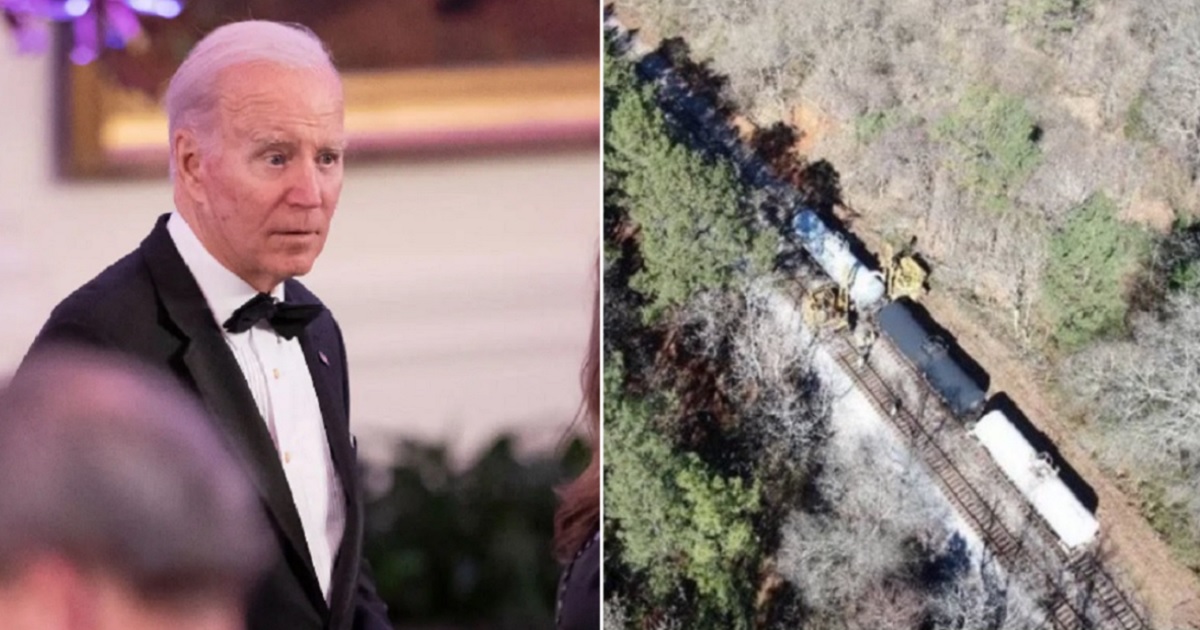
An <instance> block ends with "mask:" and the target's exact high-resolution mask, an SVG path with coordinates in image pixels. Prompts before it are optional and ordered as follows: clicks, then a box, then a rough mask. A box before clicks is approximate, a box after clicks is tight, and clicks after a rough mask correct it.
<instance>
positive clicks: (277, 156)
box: [267, 153, 287, 166]
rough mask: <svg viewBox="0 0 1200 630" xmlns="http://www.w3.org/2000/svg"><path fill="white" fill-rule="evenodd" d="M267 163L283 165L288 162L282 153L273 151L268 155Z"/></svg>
mask: <svg viewBox="0 0 1200 630" xmlns="http://www.w3.org/2000/svg"><path fill="white" fill-rule="evenodd" d="M267 163H268V164H270V165H271V166H283V165H284V164H286V163H287V158H286V157H284V156H283V154H281V153H272V154H271V155H268V156H267Z"/></svg>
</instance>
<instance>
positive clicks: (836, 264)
mask: <svg viewBox="0 0 1200 630" xmlns="http://www.w3.org/2000/svg"><path fill="white" fill-rule="evenodd" d="M792 232H793V233H794V234H795V235H796V239H797V240H799V241H800V244H801V245H802V246H803V247H804V249H805V250H807V251H808V253H809V255H811V256H812V257H813V260H815V261H816V262H817V264H818V265H820V267H821V269H822V270H823V271H824V272H825V273H826V274H827V275H828V276H829V277H830V278H831V279H832V280H833V281H834V282H837V283H838V284H839V285H841V286H842V287H845V288H846V289H847V291H848V293H849V295H850V301H852V302H853V303H854V306H855V308H857V309H858V310H860V311H862V310H865V309H867V308H869V307H870V306H873V305H874V304H876V303H878V302H879V301H880V300H882V299H883V293H884V286H883V278H882V277H881V276H880V274H879V272H877V271H872V270H871V268H870V267H868V266H867V265H866V264H864V263H863V262H862V261H861V260H859V259H858V258H857V257H856V256H855V255H854V252H852V251H850V244H849V243H848V242H847V241H846V237H845V236H843V235H842V234H841V233H839V232H836V231H834V230H831V229H829V226H828V225H826V224H825V222H824V221H822V220H821V217H819V216H817V213H816V212H813V211H812V210H808V209H803V210H800V211H799V212H797V213H796V216H795V217H793V218H792Z"/></svg>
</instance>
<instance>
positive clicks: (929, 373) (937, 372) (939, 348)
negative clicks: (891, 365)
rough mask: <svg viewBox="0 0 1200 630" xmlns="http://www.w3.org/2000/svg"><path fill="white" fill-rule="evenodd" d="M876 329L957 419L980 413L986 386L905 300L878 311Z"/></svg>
mask: <svg viewBox="0 0 1200 630" xmlns="http://www.w3.org/2000/svg"><path fill="white" fill-rule="evenodd" d="M878 321H879V330H880V332H881V333H882V334H883V335H884V336H886V337H887V338H888V339H889V340H890V341H891V342H892V344H893V345H895V347H896V349H897V350H899V351H900V353H901V354H902V355H904V358H905V359H907V360H908V361H909V363H911V364H912V365H913V367H915V368H916V370H917V372H919V373H920V374H921V375H922V376H924V377H925V381H926V382H927V383H929V386H930V387H932V388H933V391H934V392H936V393H937V395H938V397H940V398H941V399H942V402H944V403H945V404H946V406H947V407H949V409H950V411H951V412H953V413H954V415H955V416H956V417H958V418H959V419H960V420H973V419H975V418H977V417H978V416H979V414H980V413H981V412H982V411H983V405H984V402H985V400H986V398H987V383H986V382H981V381H983V380H984V379H983V378H981V377H978V376H977V375H975V374H972V373H971V371H969V370H968V369H966V368H965V367H964V366H963V365H962V363H961V362H960V360H958V359H957V358H956V357H955V356H954V353H953V350H954V348H953V347H952V346H951V343H950V341H949V340H947V339H946V338H944V337H942V336H941V335H939V334H937V333H936V332H935V331H934V330H932V329H930V328H929V327H928V326H926V325H925V324H924V323H923V322H922V321H921V320H920V319H919V318H918V317H917V316H916V314H915V313H914V312H913V309H912V308H910V307H909V305H908V300H897V301H895V302H889V303H888V304H887V305H886V306H884V307H883V308H882V309H880V311H879V320H878Z"/></svg>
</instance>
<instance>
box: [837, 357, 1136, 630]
mask: <svg viewBox="0 0 1200 630" xmlns="http://www.w3.org/2000/svg"><path fill="white" fill-rule="evenodd" d="M875 346H876V347H877V348H878V347H880V346H882V347H884V348H886V350H885V351H886V352H888V353H889V354H891V355H892V356H893V357H897V358H898V356H897V354H896V352H895V350H894V349H892V347H891V344H890V343H889V342H888V341H887V340H886V339H885V338H882V337H881V338H879V339H876V341H875ZM826 348H827V349H829V350H830V351H831V353H832V354H833V356H834V358H835V359H836V360H837V362H838V363H839V364H840V365H841V366H842V369H843V370H845V371H846V373H847V374H849V375H850V376H851V378H852V379H853V380H854V382H855V384H856V385H857V386H858V388H859V389H860V390H861V391H863V392H864V393H865V394H866V395H867V400H868V401H869V402H870V404H871V406H872V407H874V408H875V410H876V411H878V412H879V414H880V415H881V416H883V417H884V418H887V419H888V420H889V421H890V422H891V423H892V425H893V426H894V427H895V428H896V429H897V430H898V431H899V432H900V435H901V436H903V437H904V439H905V440H906V441H908V443H909V444H910V445H911V446H912V448H913V450H914V451H916V453H917V454H918V455H919V456H920V458H921V460H922V461H923V462H925V465H926V466H928V467H929V469H930V470H931V471H932V472H933V477H934V479H935V480H936V482H937V484H938V486H939V487H940V488H941V489H942V491H943V492H944V493H945V495H946V497H947V498H948V499H949V500H950V502H951V503H952V504H953V505H954V507H955V508H956V510H957V511H958V513H959V514H961V515H962V517H963V518H964V519H965V520H966V521H967V523H968V524H969V525H970V526H971V528H972V529H974V530H975V532H976V534H978V535H979V537H980V538H981V539H982V540H983V541H984V544H986V545H987V548H988V550H989V551H991V553H992V554H993V556H995V558H996V559H997V561H999V563H1000V565H1001V566H1003V567H1004V568H1005V570H1006V571H1009V572H1010V573H1014V572H1018V571H1020V570H1022V568H1024V567H1030V568H1034V569H1036V570H1038V572H1039V573H1040V574H1041V576H1040V577H1042V578H1043V579H1044V580H1045V582H1044V585H1045V586H1046V587H1047V590H1048V592H1049V593H1051V595H1052V600H1051V602H1050V604H1049V605H1048V606H1047V607H1046V608H1047V610H1048V611H1049V615H1048V616H1049V622H1050V624H1051V627H1052V628H1055V629H1056V630H1089V629H1096V630H1108V629H1110V628H1111V629H1112V630H1118V629H1119V630H1150V627H1149V625H1148V624H1146V622H1145V621H1144V620H1143V619H1142V618H1141V617H1140V616H1139V615H1138V613H1137V611H1136V609H1135V608H1134V607H1133V605H1132V604H1131V603H1130V601H1129V599H1128V598H1127V597H1126V596H1125V594H1124V593H1123V592H1122V591H1121V590H1120V588H1118V586H1117V584H1116V582H1115V581H1114V580H1113V578H1112V576H1111V575H1109V574H1108V572H1106V571H1105V570H1104V567H1103V566H1102V565H1101V563H1100V560H1099V559H1098V558H1096V557H1095V556H1094V555H1092V554H1088V553H1084V554H1079V555H1077V556H1076V555H1073V554H1071V555H1069V554H1068V553H1067V551H1066V550H1065V549H1063V547H1062V545H1061V544H1060V542H1059V540H1058V536H1057V535H1055V534H1054V532H1053V531H1051V529H1050V527H1049V526H1048V525H1047V524H1046V522H1045V520H1044V519H1042V517H1041V516H1040V515H1038V514H1036V513H1034V512H1033V511H1032V509H1030V510H1029V512H1030V513H1029V519H1028V526H1029V527H1030V534H1031V535H1032V536H1036V537H1037V538H1038V539H1040V540H1041V541H1043V542H1044V544H1043V545H1041V547H1044V548H1047V549H1053V550H1054V554H1055V556H1056V557H1055V560H1057V561H1058V563H1057V564H1059V565H1060V566H1062V567H1064V568H1065V570H1066V572H1067V573H1068V575H1069V576H1070V577H1071V578H1072V580H1073V581H1075V582H1076V583H1078V584H1087V585H1090V586H1091V588H1090V589H1088V590H1087V591H1086V592H1085V593H1083V594H1082V595H1079V594H1076V596H1074V597H1073V596H1072V595H1071V594H1070V593H1068V592H1067V590H1066V589H1064V587H1063V584H1062V580H1061V579H1060V576H1059V575H1056V574H1055V572H1054V571H1051V570H1049V568H1048V567H1047V566H1046V562H1045V560H1046V559H1045V558H1040V557H1037V556H1036V555H1034V554H1033V553H1031V551H1032V550H1030V549H1028V548H1027V545H1026V544H1025V543H1026V541H1025V540H1023V539H1022V537H1021V536H1018V535H1016V534H1014V533H1013V531H1012V530H1010V529H1009V527H1008V526H1006V525H1005V523H1004V521H1003V519H1001V518H1000V516H999V515H998V514H997V513H996V511H995V510H994V509H993V508H992V506H991V505H989V504H988V502H987V501H986V500H985V499H984V497H983V496H982V495H980V494H979V492H978V491H977V490H976V489H975V488H974V487H972V486H971V483H970V481H969V480H968V479H967V477H966V475H964V474H963V472H962V471H961V470H960V469H959V468H958V466H956V465H955V463H954V458H952V457H951V456H950V454H949V453H947V452H946V450H945V449H944V448H942V446H940V445H939V444H938V443H937V441H936V440H935V439H934V435H933V433H934V432H936V431H937V430H938V428H937V427H928V426H926V425H925V424H923V423H922V420H923V419H922V418H920V417H917V416H914V415H913V414H912V413H910V412H909V411H908V409H907V408H906V407H904V406H903V405H901V404H899V397H898V396H897V394H896V393H895V392H893V391H892V390H891V388H890V387H889V386H888V385H887V383H885V382H884V380H883V378H881V377H880V375H879V374H878V373H877V372H876V371H875V369H874V368H873V367H871V365H870V364H869V363H867V362H866V361H862V360H861V359H860V357H859V355H858V353H857V352H856V351H855V349H854V347H853V345H852V344H851V343H850V341H849V340H848V339H847V338H846V337H845V335H831V336H830V337H829V338H828V344H826ZM900 363H901V364H902V365H905V366H908V364H907V363H905V362H904V361H900ZM908 368H909V372H910V376H911V377H913V378H916V379H917V382H918V383H920V386H921V387H922V388H927V387H928V386H927V385H925V383H924V381H922V380H920V378H919V376H917V375H916V372H915V371H913V370H912V369H911V366H908ZM919 415H926V414H919ZM989 461H990V460H989ZM993 465H994V464H993ZM995 477H996V478H997V479H1002V480H1003V482H1004V483H1005V484H1007V488H1006V490H1007V491H1010V492H1013V493H1016V496H1019V497H1021V499H1022V501H1024V500H1025V498H1024V496H1023V495H1021V493H1020V492H1019V491H1018V490H1017V488H1016V486H1014V485H1012V483H1011V482H1009V481H1008V478H1007V477H1005V476H1004V474H1003V473H1002V472H1000V471H999V470H998V469H997V470H996V471H995ZM1087 607H1093V608H1094V609H1095V610H1098V611H1100V613H1101V615H1102V617H1103V618H1102V619H1101V620H1099V623H1093V621H1092V620H1089V618H1088V617H1087V615H1086V614H1085V609H1086V608H1087Z"/></svg>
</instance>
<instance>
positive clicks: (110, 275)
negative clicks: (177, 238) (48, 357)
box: [31, 250, 160, 351]
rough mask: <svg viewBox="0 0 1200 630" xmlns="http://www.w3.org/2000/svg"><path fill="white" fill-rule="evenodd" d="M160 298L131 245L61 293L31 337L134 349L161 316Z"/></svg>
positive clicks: (38, 343) (38, 342)
mask: <svg viewBox="0 0 1200 630" xmlns="http://www.w3.org/2000/svg"><path fill="white" fill-rule="evenodd" d="M159 308H160V306H159V303H158V299H157V296H156V295H155V291H154V283H153V282H152V280H151V278H150V273H149V270H148V269H147V267H146V264H145V261H144V259H143V256H142V253H141V251H140V250H135V251H133V252H131V253H129V254H127V255H126V256H124V257H123V258H121V259H120V260H118V261H117V262H115V263H113V264H112V265H110V266H109V267H108V268H107V269H105V270H104V271H102V272H100V273H99V274H98V275H97V276H96V277H94V278H92V279H91V280H89V281H88V282H87V283H85V284H84V285H83V286H81V287H79V288H78V289H76V290H75V291H73V292H72V293H71V294H70V295H68V296H67V297H66V298H64V299H63V300H62V301H61V302H59V303H58V305H57V306H55V307H54V310H53V311H51V313H50V317H49V318H48V319H47V321H46V324H45V325H44V326H43V327H42V330H41V332H39V333H38V336H37V339H36V340H35V341H34V347H33V348H32V349H31V351H32V350H35V349H37V348H38V347H39V346H41V345H43V344H46V343H50V342H73V343H84V344H87V345H95V346H102V347H105V348H111V349H116V350H133V349H134V348H133V347H131V346H135V345H136V343H132V342H133V341H134V340H136V339H139V338H144V336H145V333H146V329H147V327H149V326H151V325H153V324H154V323H156V322H157V321H159V317H158V313H159Z"/></svg>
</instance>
